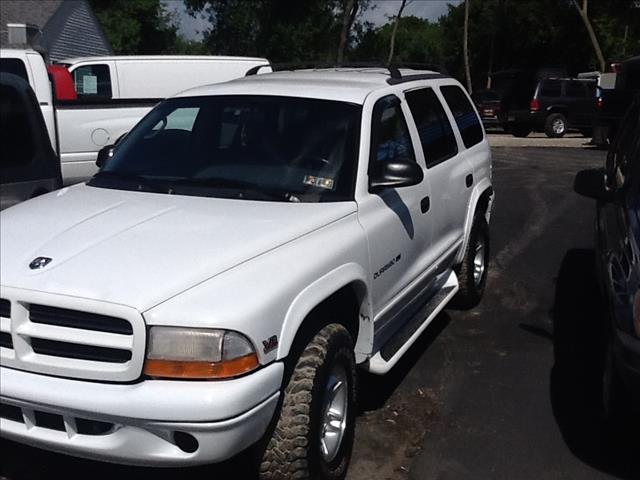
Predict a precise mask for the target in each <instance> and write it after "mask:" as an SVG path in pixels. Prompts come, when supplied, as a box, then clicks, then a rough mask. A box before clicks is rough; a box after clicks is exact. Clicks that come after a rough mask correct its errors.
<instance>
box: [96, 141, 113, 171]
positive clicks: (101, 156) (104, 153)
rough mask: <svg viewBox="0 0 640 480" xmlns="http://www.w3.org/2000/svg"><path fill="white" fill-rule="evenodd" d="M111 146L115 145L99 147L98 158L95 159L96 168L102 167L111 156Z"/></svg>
mask: <svg viewBox="0 0 640 480" xmlns="http://www.w3.org/2000/svg"><path fill="white" fill-rule="evenodd" d="M113 147H115V145H106V146H104V147H102V148H101V149H100V151H99V152H98V158H97V159H96V165H97V166H98V168H102V167H104V166H105V165H106V163H107V162H108V161H109V159H110V158H111V157H113Z"/></svg>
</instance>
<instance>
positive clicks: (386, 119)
mask: <svg viewBox="0 0 640 480" xmlns="http://www.w3.org/2000/svg"><path fill="white" fill-rule="evenodd" d="M371 130H372V136H371V137H372V142H371V157H370V158H371V162H389V161H392V160H394V159H397V158H403V159H406V160H411V161H413V162H415V161H416V156H415V153H414V151H413V145H412V143H411V136H410V135H409V129H408V128H407V122H406V120H405V118H404V114H403V113H402V108H401V107H400V99H399V98H398V97H396V96H395V95H387V96H386V97H382V98H381V99H380V100H378V101H377V102H376V104H375V106H374V107H373V124H372V128H371Z"/></svg>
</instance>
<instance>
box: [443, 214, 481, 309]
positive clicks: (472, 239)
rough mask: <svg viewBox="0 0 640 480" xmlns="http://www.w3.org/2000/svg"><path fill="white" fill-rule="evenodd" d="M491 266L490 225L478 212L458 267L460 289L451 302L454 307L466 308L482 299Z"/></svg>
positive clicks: (473, 305) (471, 306)
mask: <svg viewBox="0 0 640 480" xmlns="http://www.w3.org/2000/svg"><path fill="white" fill-rule="evenodd" d="M488 268H489V225H487V221H486V220H485V218H484V216H483V215H481V214H476V217H475V219H474V221H473V226H472V227H471V234H470V235H469V243H468V244H467V249H466V251H465V252H464V258H463V260H462V263H461V264H460V265H458V266H457V267H456V269H455V270H456V274H457V275H458V283H459V284H460V289H459V290H458V293H457V294H456V296H455V297H453V300H452V302H451V306H452V307H454V308H458V309H462V310H466V309H469V308H473V307H475V306H476V305H477V304H478V303H480V300H481V299H482V294H483V293H484V287H485V285H486V283H487V271H488Z"/></svg>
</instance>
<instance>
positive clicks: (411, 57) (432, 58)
mask: <svg viewBox="0 0 640 480" xmlns="http://www.w3.org/2000/svg"><path fill="white" fill-rule="evenodd" d="M392 31H393V23H387V24H385V25H383V26H382V27H379V28H375V29H369V30H368V31H366V32H365V33H364V34H363V36H362V39H361V41H360V44H359V45H358V47H357V49H356V50H355V52H354V56H356V57H358V58H359V59H361V60H368V61H378V62H385V61H386V59H387V55H388V53H389V43H390V41H391V33H392ZM396 45H397V48H396V52H395V54H394V62H395V63H398V64H402V63H405V64H407V63H430V64H434V65H439V64H441V63H442V60H443V55H442V28H441V27H440V26H439V25H438V24H436V23H430V22H429V21H428V20H424V19H421V18H417V17H414V16H409V17H401V18H400V22H399V23H398V31H397V33H396Z"/></svg>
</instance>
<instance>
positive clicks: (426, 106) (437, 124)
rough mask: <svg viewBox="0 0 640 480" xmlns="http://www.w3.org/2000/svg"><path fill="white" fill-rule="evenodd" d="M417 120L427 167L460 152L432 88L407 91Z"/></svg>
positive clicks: (411, 108) (408, 100)
mask: <svg viewBox="0 0 640 480" xmlns="http://www.w3.org/2000/svg"><path fill="white" fill-rule="evenodd" d="M405 98H406V99H407V103H408V104H409V109H410V110H411V115H413V119H414V120H415V122H416V127H417V128H418V134H419V136H420V143H421V144H422V151H423V152H424V157H425V161H426V163H427V168H429V167H432V166H434V165H437V164H438V163H440V162H443V161H445V160H447V159H449V158H451V157H453V156H454V155H455V154H456V153H458V144H457V143H456V137H455V136H454V134H453V129H452V128H451V124H449V120H448V119H447V115H446V113H445V112H444V108H442V104H441V103H440V100H438V97H437V96H436V94H435V92H434V91H433V90H432V89H430V88H423V89H420V90H413V91H410V92H406V93H405Z"/></svg>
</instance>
